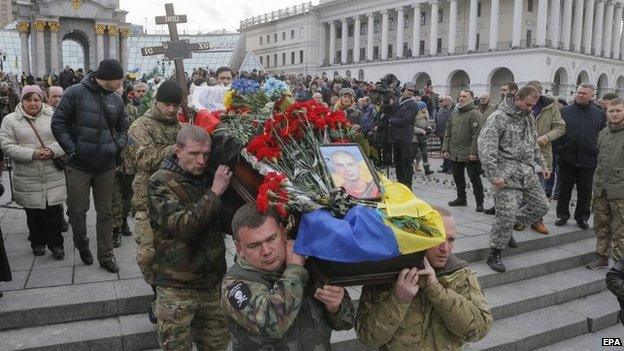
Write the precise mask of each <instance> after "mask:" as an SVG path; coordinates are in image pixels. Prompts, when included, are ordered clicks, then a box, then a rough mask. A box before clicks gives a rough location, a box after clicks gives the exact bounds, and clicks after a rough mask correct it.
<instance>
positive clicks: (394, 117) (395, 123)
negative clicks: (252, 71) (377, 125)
mask: <svg viewBox="0 0 624 351" xmlns="http://www.w3.org/2000/svg"><path fill="white" fill-rule="evenodd" d="M415 93H416V88H415V87H414V84H412V83H406V84H405V87H404V88H403V96H401V99H400V100H399V101H396V102H392V103H391V104H390V106H389V108H388V109H387V112H388V113H389V116H390V120H389V121H390V131H389V135H390V143H392V150H393V154H394V166H395V170H396V178H397V180H398V181H399V182H400V183H402V184H404V185H406V186H407V187H408V188H410V189H411V188H412V178H413V177H414V168H413V157H414V153H413V151H412V139H413V138H414V119H415V118H416V114H417V113H418V105H417V104H416V100H414V94H415Z"/></svg>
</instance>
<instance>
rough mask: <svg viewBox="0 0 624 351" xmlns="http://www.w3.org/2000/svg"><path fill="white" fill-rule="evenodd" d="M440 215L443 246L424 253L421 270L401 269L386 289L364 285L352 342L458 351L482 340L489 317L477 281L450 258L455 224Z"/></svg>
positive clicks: (399, 349) (461, 263) (462, 263)
mask: <svg viewBox="0 0 624 351" xmlns="http://www.w3.org/2000/svg"><path fill="white" fill-rule="evenodd" d="M437 211H438V212H439V213H440V214H441V215H442V219H443V222H444V228H445V230H446V241H445V242H443V243H442V244H440V245H438V246H436V247H433V248H431V249H429V250H427V253H426V255H425V256H426V258H425V262H424V265H425V267H424V269H420V270H419V269H417V268H411V269H404V270H403V271H401V272H400V274H399V277H398V279H397V281H396V282H395V283H394V284H393V285H392V284H381V285H364V287H362V295H361V296H360V305H359V307H358V314H357V318H356V322H355V331H356V333H357V337H358V340H359V341H360V342H361V343H363V344H364V345H365V346H366V347H367V348H375V349H377V348H379V350H396V351H402V350H406V351H408V350H409V351H411V350H461V348H462V345H463V344H464V343H465V342H467V341H473V342H474V341H478V340H480V339H482V338H483V337H485V335H486V334H487V332H488V331H489V329H490V326H491V324H492V320H493V317H492V313H491V312H490V308H489V306H488V304H487V302H486V300H485V296H483V292H482V291H481V287H480V286H479V281H478V280H477V275H476V273H475V272H474V271H472V270H471V269H470V268H469V267H468V264H467V263H466V262H465V261H462V260H460V259H458V258H457V257H455V255H453V253H452V250H453V243H454V241H455V231H456V227H455V220H454V219H453V217H452V216H451V214H450V213H449V212H448V211H447V210H445V209H441V208H440V209H437Z"/></svg>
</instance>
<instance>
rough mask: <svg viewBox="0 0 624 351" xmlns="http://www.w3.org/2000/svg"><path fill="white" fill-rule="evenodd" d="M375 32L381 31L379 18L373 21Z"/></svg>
mask: <svg viewBox="0 0 624 351" xmlns="http://www.w3.org/2000/svg"><path fill="white" fill-rule="evenodd" d="M373 33H379V20H375V21H374V22H373Z"/></svg>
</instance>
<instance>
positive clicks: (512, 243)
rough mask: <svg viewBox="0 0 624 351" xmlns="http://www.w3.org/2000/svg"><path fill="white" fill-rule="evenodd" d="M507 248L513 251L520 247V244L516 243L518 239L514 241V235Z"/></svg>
mask: <svg viewBox="0 0 624 351" xmlns="http://www.w3.org/2000/svg"><path fill="white" fill-rule="evenodd" d="M507 246H509V247H511V248H512V249H515V248H517V247H518V242H517V241H516V239H514V237H513V235H512V236H511V238H510V239H509V242H508V243H507Z"/></svg>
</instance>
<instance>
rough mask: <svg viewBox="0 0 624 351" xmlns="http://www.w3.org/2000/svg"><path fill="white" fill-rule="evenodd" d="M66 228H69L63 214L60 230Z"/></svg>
mask: <svg viewBox="0 0 624 351" xmlns="http://www.w3.org/2000/svg"><path fill="white" fill-rule="evenodd" d="M68 230H69V224H67V221H66V220H65V216H63V224H62V225H61V232H63V233H65V232H66V231H68Z"/></svg>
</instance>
